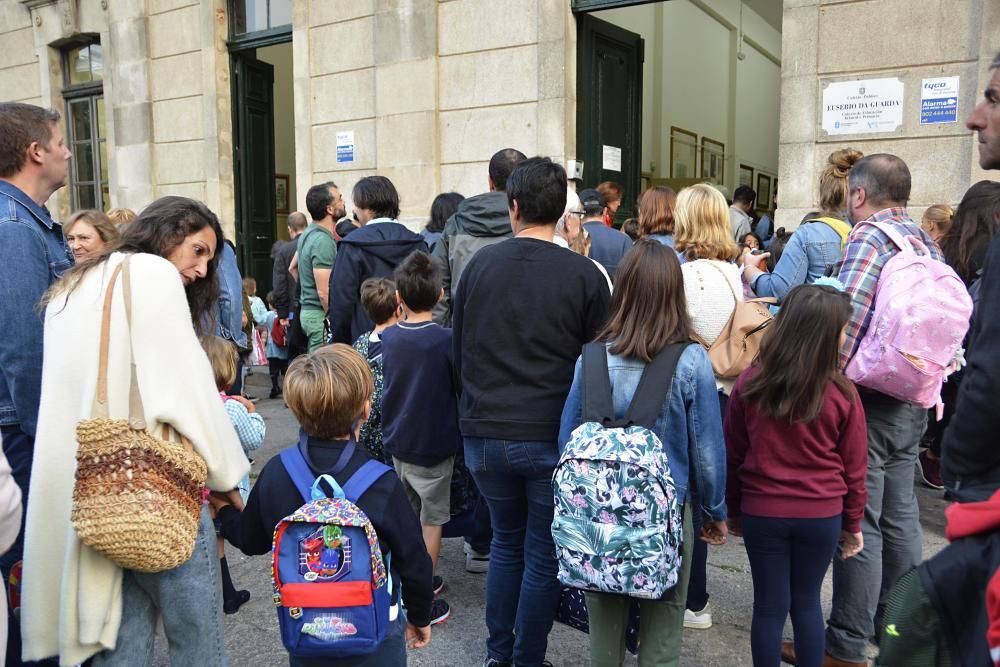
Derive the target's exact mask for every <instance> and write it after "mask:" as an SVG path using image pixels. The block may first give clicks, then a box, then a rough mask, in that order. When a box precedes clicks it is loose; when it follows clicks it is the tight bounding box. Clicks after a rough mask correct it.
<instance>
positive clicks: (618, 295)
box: [559, 239, 726, 665]
mask: <svg viewBox="0 0 1000 667" xmlns="http://www.w3.org/2000/svg"><path fill="white" fill-rule="evenodd" d="M690 336H691V323H690V317H689V315H688V311H687V303H686V301H685V298H684V285H683V278H682V276H681V267H680V264H679V263H678V260H677V255H676V254H675V253H674V251H673V250H671V249H670V248H668V247H665V246H664V245H662V244H660V243H658V242H657V241H655V240H652V239H640V240H639V241H637V242H636V244H635V246H634V247H633V248H632V249H631V250H630V251H629V252H628V254H626V255H625V258H624V259H623V260H622V263H621V264H620V265H619V267H618V273H617V278H616V281H615V291H614V294H613V295H612V297H611V309H610V313H609V316H608V321H607V324H605V326H604V328H603V329H601V331H600V332H599V333H598V334H597V340H598V341H600V342H603V343H604V344H605V346H606V350H607V358H608V359H607V360H608V373H609V376H610V380H611V388H612V396H613V402H614V411H615V418H621V417H623V416H624V415H625V413H626V412H627V410H628V407H629V404H630V403H631V401H632V396H633V395H634V394H635V392H636V389H637V387H638V385H639V379H640V378H641V377H642V373H643V371H644V370H645V368H646V366H647V365H648V364H649V363H651V362H652V361H653V360H654V359H655V358H657V356H658V355H659V354H660V353H661V352H663V351H664V350H665V349H666V348H667V347H668V346H672V345H683V346H685V347H684V348H683V351H682V352H681V353H680V358H679V360H678V362H677V367H676V370H675V372H674V376H673V382H672V387H671V390H670V392H669V394H668V395H667V397H666V398H665V399H664V401H663V405H662V407H661V408H660V414H659V417H658V418H657V420H656V424H655V426H654V427H653V429H652V430H653V432H654V433H655V434H656V435H657V437H659V439H660V442H661V443H662V445H663V451H664V452H665V453H666V455H667V459H668V460H669V462H670V474H671V476H672V477H673V480H674V483H675V485H676V490H677V498H678V501H679V502H680V503H682V504H683V505H684V538H683V543H682V546H681V570H680V576H679V578H678V580H677V586H676V587H675V588H674V589H673V590H674V594H673V595H672V596H670V599H669V600H642V601H640V603H639V604H640V608H641V614H640V616H641V619H642V621H641V625H640V629H639V635H640V649H639V664H641V665H677V664H678V660H679V657H680V649H681V630H682V627H683V625H684V602H685V600H686V597H687V587H688V578H689V575H690V570H691V561H692V558H691V553H692V551H693V547H694V543H695V541H696V540H698V537H697V534H696V533H695V532H694V526H695V522H694V520H693V517H694V516H698V517H699V518H700V520H701V521H700V522H701V523H702V525H703V526H704V527H703V528H702V531H701V540H704V541H706V542H709V543H711V544H721V543H722V542H724V541H725V534H726V525H725V520H724V519H725V516H726V507H725V504H724V503H723V490H724V486H725V479H726V469H725V453H724V445H723V442H722V419H721V416H720V415H719V402H718V398H717V396H718V394H717V393H716V388H715V376H714V374H713V373H712V365H711V363H710V362H709V360H708V354H707V353H706V352H705V350H704V349H703V348H702V347H701V346H700V345H691V344H689V342H690ZM582 373H583V371H582V362H581V360H577V363H576V371H575V374H574V377H573V384H572V386H571V388H570V393H569V396H568V398H567V399H566V405H565V407H564V409H563V414H562V421H561V424H560V429H559V446H560V448H563V447H565V445H566V443H567V442H568V441H569V439H570V437H571V434H572V432H573V431H574V430H575V429H576V428H577V427H578V426H580V424H581V423H583V403H582V396H583V375H582ZM696 498H697V499H698V502H697V504H696V502H695V499H696ZM628 606H629V600H628V598H625V597H622V596H618V595H605V594H601V593H593V594H590V593H588V595H587V608H588V611H589V613H590V628H591V630H590V654H591V664H592V665H612V664H613V665H620V664H622V660H623V659H624V653H625V621H626V619H627V617H628Z"/></svg>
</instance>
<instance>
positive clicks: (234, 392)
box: [227, 348, 250, 396]
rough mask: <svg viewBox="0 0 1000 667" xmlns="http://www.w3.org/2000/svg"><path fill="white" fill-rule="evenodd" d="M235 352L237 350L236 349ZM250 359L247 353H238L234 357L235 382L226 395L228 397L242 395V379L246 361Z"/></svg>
mask: <svg viewBox="0 0 1000 667" xmlns="http://www.w3.org/2000/svg"><path fill="white" fill-rule="evenodd" d="M236 349H237V350H238V349H239V348H236ZM249 357H250V353H249V352H240V353H239V354H238V355H237V356H236V380H234V381H233V386H231V387H230V388H229V389H228V390H227V393H228V394H229V395H230V396H242V395H243V377H244V370H245V367H246V361H247V359H248V358H249Z"/></svg>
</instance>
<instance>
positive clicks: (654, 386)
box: [625, 343, 689, 428]
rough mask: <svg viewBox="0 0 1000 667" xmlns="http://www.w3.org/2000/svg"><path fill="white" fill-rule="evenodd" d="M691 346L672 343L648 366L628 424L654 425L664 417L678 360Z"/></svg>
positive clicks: (640, 379) (629, 415)
mask: <svg viewBox="0 0 1000 667" xmlns="http://www.w3.org/2000/svg"><path fill="white" fill-rule="evenodd" d="M688 345H689V343H675V344H674V345H668V346H667V347H665V348H663V349H662V350H660V352H659V354H657V355H656V356H655V357H654V358H653V360H652V361H651V362H650V363H649V364H647V365H646V369H645V370H644V371H643V372H642V377H641V378H639V386H638V387H636V390H635V394H633V395H632V402H631V403H630V404H629V406H628V412H627V413H626V415H625V421H626V422H627V423H628V424H636V425H638V426H645V427H646V428H653V426H654V425H655V424H656V419H657V418H658V417H659V416H660V410H661V409H662V407H663V402H664V401H665V400H666V399H667V397H669V396H670V391H671V387H672V386H673V380H674V371H676V370H677V362H678V361H680V358H681V355H682V354H684V350H685V349H686V348H687V346H688Z"/></svg>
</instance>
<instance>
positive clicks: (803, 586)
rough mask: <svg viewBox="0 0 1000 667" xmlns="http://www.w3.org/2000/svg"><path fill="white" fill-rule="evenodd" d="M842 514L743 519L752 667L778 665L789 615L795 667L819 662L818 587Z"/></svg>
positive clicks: (816, 665)
mask: <svg viewBox="0 0 1000 667" xmlns="http://www.w3.org/2000/svg"><path fill="white" fill-rule="evenodd" d="M841 523H842V520H841V517H840V515H837V516H834V517H829V518H826V519H774V518H770V517H758V516H751V515H749V514H744V515H743V543H744V545H745V546H746V549H747V556H748V557H749V559H750V573H751V575H752V577H753V623H752V624H751V626H750V651H751V653H752V655H753V664H754V666H755V667H778V665H780V664H781V636H782V633H783V632H784V629H785V619H786V618H787V617H788V614H789V612H791V614H792V628H793V629H794V630H795V656H796V659H797V662H796V664H797V665H800V666H801V667H820V666H821V665H822V664H823V652H824V651H823V608H822V606H821V604H820V589H821V588H822V586H823V577H824V576H825V575H826V570H827V568H829V567H830V561H831V560H833V553H834V551H835V550H836V548H837V542H838V541H839V539H840V527H841Z"/></svg>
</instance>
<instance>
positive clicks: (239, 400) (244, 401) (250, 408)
mask: <svg viewBox="0 0 1000 667" xmlns="http://www.w3.org/2000/svg"><path fill="white" fill-rule="evenodd" d="M229 398H231V399H233V400H234V401H236V402H237V403H239V404H240V405H242V406H243V407H244V408H246V409H247V412H250V413H254V412H257V406H256V405H254V404H253V402H252V401H251V400H250V399H249V398H244V397H243V396H230V397H229Z"/></svg>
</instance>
